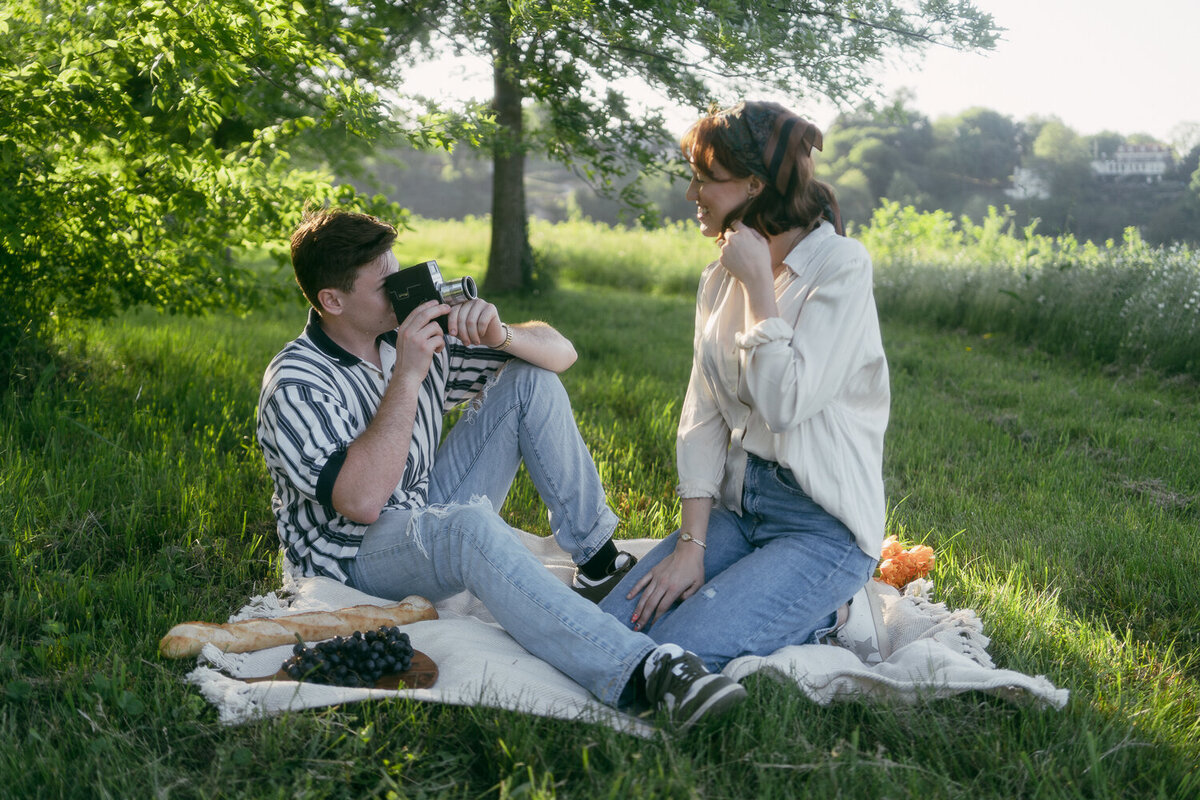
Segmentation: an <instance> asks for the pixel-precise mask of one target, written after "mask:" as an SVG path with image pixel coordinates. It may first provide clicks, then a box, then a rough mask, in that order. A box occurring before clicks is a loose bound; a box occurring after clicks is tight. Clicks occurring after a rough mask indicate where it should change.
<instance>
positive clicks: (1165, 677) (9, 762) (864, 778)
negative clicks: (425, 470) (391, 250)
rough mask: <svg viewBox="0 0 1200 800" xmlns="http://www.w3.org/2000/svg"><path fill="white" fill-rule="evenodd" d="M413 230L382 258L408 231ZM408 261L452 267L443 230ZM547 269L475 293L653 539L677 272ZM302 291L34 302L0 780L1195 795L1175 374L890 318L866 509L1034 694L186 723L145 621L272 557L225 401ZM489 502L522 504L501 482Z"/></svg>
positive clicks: (272, 342)
mask: <svg viewBox="0 0 1200 800" xmlns="http://www.w3.org/2000/svg"><path fill="white" fill-rule="evenodd" d="M584 233H586V231H585V232H584ZM535 234H536V235H547V234H546V232H544V231H542V232H537V231H535ZM425 235H426V236H433V237H435V238H434V239H432V240H430V239H422V238H421V237H419V236H417V235H412V236H409V237H407V238H408V241H406V242H403V243H402V245H401V254H400V255H401V260H404V258H405V257H406V256H407V255H412V257H413V260H417V259H420V258H426V257H429V256H428V253H430V252H435V251H434V250H433V248H435V247H437V242H438V240H437V239H436V237H437V233H436V232H434V233H432V234H429V233H427V234H425ZM460 238H461V239H462V240H466V239H468V238H469V237H468V236H466V235H463V236H461V237H460ZM442 241H444V240H442ZM582 246H585V247H586V246H588V245H587V244H583V245H582ZM405 248H411V252H408V251H405ZM649 249H650V248H649V247H645V248H640V247H630V249H629V253H630V254H631V255H630V257H629V261H630V264H627V265H626V266H625V269H626V270H629V269H637V268H638V264H639V263H641V262H639V258H642V257H643V256H644V255H645V251H647V250H649ZM666 250H667V248H664V250H663V252H666ZM436 252H439V253H440V252H442V251H441V250H437V251H436ZM570 252H571V251H570V248H569V247H568V246H566V245H560V254H559V255H558V256H557V258H559V259H560V260H562V261H570V260H571V258H570ZM697 252H700V251H699V250H698V251H697ZM438 257H439V259H440V260H442V261H443V265H444V266H447V268H448V269H447V271H448V272H455V271H462V270H468V269H469V270H472V271H474V272H475V274H477V275H478V274H479V273H478V271H477V269H476V263H475V261H473V259H477V258H478V256H477V251H475V253H474V254H473V252H472V251H469V249H468V250H464V251H463V252H462V253H461V254H459V255H450V256H442V255H439V256H438ZM653 257H654V258H659V257H661V258H667V256H653ZM691 257H692V256H691V255H690V253H689V255H688V258H691ZM700 260H701V261H702V260H703V256H701V258H700ZM695 268H696V269H697V270H698V266H696V267H695ZM671 269H673V270H675V271H676V272H680V274H682V273H681V268H679V267H672V268H671ZM614 274H617V275H618V277H619V274H620V270H615V272H614ZM652 277H653V276H652ZM559 280H560V286H559V288H557V289H556V290H553V291H545V292H543V293H541V294H540V295H538V296H536V297H532V298H501V299H498V302H499V304H500V305H501V308H502V309H503V310H504V311H505V316H506V317H507V318H510V319H513V320H516V319H523V318H532V317H538V318H542V319H546V320H548V321H550V322H552V323H553V324H555V325H556V326H557V327H559V328H560V329H561V330H562V331H563V332H564V333H566V334H567V335H568V336H569V337H571V338H572V340H573V341H574V342H575V343H576V346H577V348H578V350H579V354H580V359H579V363H578V364H577V365H576V366H575V367H573V368H572V369H571V370H570V371H569V372H568V373H567V374H566V375H565V376H564V380H565V383H566V384H567V387H568V390H569V391H570V394H571V396H572V399H573V402H574V405H575V409H576V415H577V417H578V419H579V421H580V425H581V428H582V430H583V432H584V436H585V438H586V439H587V441H588V443H589V445H590V446H591V448H592V450H593V453H594V455H595V457H596V458H597V461H598V463H599V464H600V468H601V473H602V475H603V477H604V479H605V481H606V485H607V486H608V487H609V488H610V492H611V500H612V503H613V506H614V508H615V509H616V510H617V511H618V513H619V514H620V515H621V517H622V518H623V520H624V522H623V525H622V527H621V529H620V534H619V535H622V536H629V537H637V536H661V535H663V534H665V533H667V532H668V531H669V530H670V528H671V526H672V524H673V523H674V520H675V518H676V515H677V513H678V506H677V503H676V501H675V500H674V497H673V494H672V487H673V485H674V482H675V478H674V464H673V461H674V457H673V436H674V426H675V421H676V417H677V414H678V410H679V405H680V402H681V400H682V391H683V386H684V383H685V380H686V376H687V370H688V364H689V358H690V349H691V318H692V298H691V297H690V296H688V295H687V293H686V291H684V289H683V288H678V287H677V289H678V290H675V289H672V288H671V286H673V285H674V283H673V282H675V281H677V280H679V279H678V278H675V277H672V278H669V279H666V278H663V279H661V281H659V279H658V278H655V281H659V283H656V284H654V285H650V284H646V285H642V286H640V287H639V288H640V290H639V291H631V290H629V289H621V288H606V287H597V286H586V287H585V286H581V285H579V284H577V283H574V282H573V281H574V280H575V278H573V277H572V276H570V275H566V276H563V275H560V279H559ZM631 280H632V279H631ZM693 280H694V277H693ZM614 282H615V283H617V284H620V283H621V282H622V281H620V280H616V281H614ZM652 283H653V282H652ZM660 284H661V285H660ZM656 287H658V288H656ZM303 315H304V311H303V309H302V307H301V306H300V305H299V304H294V305H287V306H286V307H280V308H274V309H270V310H264V311H261V312H256V313H254V314H251V315H248V316H241V317H239V316H232V315H219V314H218V315H214V316H212V317H209V318H207V319H202V320H180V319H176V318H170V317H162V316H159V315H156V314H151V313H146V312H143V313H137V314H131V315H129V316H127V317H124V318H121V319H119V320H115V321H113V322H110V323H106V324H102V325H96V326H91V327H89V328H87V329H86V330H76V331H73V332H64V333H63V335H62V337H61V338H60V341H59V346H60V348H61V352H62V355H61V357H60V358H59V360H58V361H57V362H56V364H55V365H54V366H52V367H47V368H45V369H40V370H35V371H32V372H28V373H27V375H26V377H25V378H24V379H23V380H21V381H18V383H17V384H16V386H15V388H14V390H13V391H12V392H11V393H10V394H8V395H6V396H4V397H3V399H0V737H2V740H3V742H4V744H3V746H0V797H13V798H25V797H119V798H124V797H171V798H200V797H305V798H318V797H322V798H323V797H404V798H408V797H412V798H418V797H420V798H424V797H533V798H548V797H564V798H565V797H577V798H593V797H613V798H625V797H669V798H675V797H704V798H794V797H799V796H810V797H820V798H824V797H849V798H859V797H890V798H901V797H921V798H972V800H976V799H977V798H1013V797H1030V798H1059V797H1063V798H1068V797H1070V798H1074V797H1080V798H1102V797H1114V798H1127V797H1133V798H1150V797H1162V798H1182V797H1196V796H1200V773H1198V772H1197V768H1196V764H1197V762H1198V761H1200V722H1198V711H1200V709H1198V707H1197V702H1198V701H1197V699H1196V698H1197V697H1198V696H1200V686H1198V685H1197V684H1198V682H1200V661H1198V654H1200V604H1197V602H1196V599H1197V598H1198V597H1200V577H1198V576H1200V553H1198V551H1197V548H1196V547H1195V544H1194V542H1195V535H1196V532H1197V527H1198V523H1200V442H1198V438H1197V434H1196V432H1197V430H1198V429H1200V404H1197V401H1196V398H1197V394H1196V390H1195V384H1194V382H1192V381H1190V380H1187V379H1179V378H1175V379H1164V378H1162V377H1160V376H1159V375H1157V374H1151V373H1149V372H1139V371H1138V370H1136V369H1133V368H1129V367H1120V368H1118V367H1104V366H1100V365H1092V364H1088V363H1087V362H1083V361H1079V360H1075V359H1066V358H1060V357H1051V356H1048V355H1046V354H1045V353H1044V351H1043V350H1034V349H1032V348H1030V347H1028V346H1027V345H1026V344H1025V343H1024V342H1023V341H1018V338H1019V337H1016V336H1015V335H1008V334H1005V333H991V334H990V335H989V334H979V333H966V332H963V331H962V330H953V329H952V330H950V331H944V330H937V329H935V328H932V327H930V326H927V325H920V324H916V323H914V322H909V321H905V319H904V318H903V317H901V316H899V315H897V316H893V317H887V316H886V315H885V320H884V336H885V346H886V348H887V351H888V356H889V361H890V365H891V372H892V387H893V398H894V399H893V412H892V422H891V426H890V428H889V434H888V441H887V453H886V458H885V477H886V482H887V489H888V497H889V501H890V503H891V505H892V511H891V518H890V521H889V526H890V532H892V533H896V534H898V535H900V536H901V537H902V538H904V539H906V540H907V541H910V542H916V541H923V542H925V543H927V544H930V545H932V546H933V547H934V548H935V550H936V551H937V553H938V557H939V561H938V565H937V567H936V570H935V573H934V575H933V577H934V580H935V583H936V586H937V594H938V596H939V599H943V600H946V601H947V602H948V603H949V604H950V605H951V606H956V607H957V606H969V607H971V608H974V609H976V610H977V611H978V612H979V614H980V616H981V617H982V619H983V621H984V623H985V626H986V633H987V634H988V635H989V636H990V637H991V638H992V644H991V647H990V652H991V654H992V656H993V658H994V659H995V661H996V663H997V665H998V666H1001V667H1005V668H1010V669H1016V670H1020V671H1022V672H1027V673H1031V674H1044V675H1046V676H1047V677H1048V678H1049V679H1050V680H1051V681H1053V682H1054V683H1055V684H1056V685H1058V686H1061V687H1065V688H1067V689H1070V690H1071V692H1072V695H1071V700H1070V702H1069V704H1068V705H1067V707H1066V708H1065V709H1064V710H1063V711H1058V712H1056V711H1048V710H1042V709H1037V708H1031V707H1027V706H1024V705H1018V704H1013V703H1009V702H1006V701H1003V700H999V699H996V698H993V697H989V696H983V695H974V694H968V695H962V696H959V697H956V698H953V699H949V700H941V701H936V702H929V703H922V704H917V705H913V706H898V705H894V704H888V703H880V702H850V703H840V704H836V705H834V706H832V707H827V708H822V707H819V706H816V705H814V704H813V703H811V702H809V701H807V700H805V699H804V698H803V697H802V696H801V695H800V694H799V693H798V692H797V691H796V690H795V689H794V688H789V687H787V686H784V685H781V684H778V683H775V682H773V681H771V680H769V679H766V678H762V677H758V676H755V677H752V678H751V679H749V680H748V681H747V684H748V688H749V690H750V700H749V701H748V702H747V703H746V704H744V705H743V706H742V707H741V708H739V709H738V710H737V711H735V712H734V713H733V714H732V715H730V716H729V717H726V718H724V719H722V720H719V721H716V722H714V723H712V724H706V725H703V726H701V727H699V728H698V729H697V730H695V731H693V732H692V733H691V734H690V735H689V736H687V737H686V738H678V739H675V738H662V739H659V740H653V741H642V740H638V739H633V738H631V737H626V736H622V735H620V734H616V733H613V732H611V731H609V730H607V729H604V728H597V727H590V726H582V725H570V724H565V723H561V722H555V721H551V720H544V719H537V718H529V717H525V716H521V715H517V714H512V713H507V712H499V711H493V710H489V709H462V708H449V707H440V706H433V705H424V704H420V703H412V702H387V703H367V704H357V705H350V706H345V707H341V708H336V709H329V710H325V711H320V712H307V713H299V714H293V715H289V716H287V717H282V718H276V719H271V720H266V721H262V722H258V723H254V724H250V725H245V726H241V727H234V728H228V727H223V726H221V725H219V724H218V723H217V721H216V714H215V711H214V710H213V709H212V708H211V707H209V706H208V705H207V704H206V703H205V701H204V700H203V699H202V698H201V697H200V696H199V694H198V693H197V692H196V691H195V690H194V689H192V688H190V687H188V686H186V685H185V684H184V683H183V681H182V676H183V675H184V674H185V673H186V672H187V671H188V669H190V665H189V664H186V663H179V662H170V661H163V660H161V659H159V657H158V656H157V654H156V649H155V648H156V643H157V641H158V639H159V637H160V636H161V635H162V634H163V633H164V632H165V631H166V630H167V628H169V627H170V626H171V625H173V624H175V623H176V622H179V621H181V620H184V619H211V620H222V619H224V618H225V617H227V616H228V615H229V613H231V612H232V611H234V610H236V609H237V608H238V607H240V606H241V605H242V604H243V603H244V602H245V601H246V599H247V598H248V597H249V596H250V595H252V594H260V593H263V592H265V591H269V590H271V589H275V588H277V587H278V585H279V576H278V567H279V564H278V555H277V545H276V542H275V538H274V529H273V523H272V520H271V517H270V512H269V507H268V497H269V488H268V484H267V480H266V476H265V470H264V469H263V467H262V464H261V457H260V455H259V453H258V451H257V448H256V446H255V445H254V441H253V418H254V406H255V401H256V396H257V388H258V382H259V378H260V375H261V372H262V369H263V367H264V365H265V364H266V362H267V360H268V359H269V358H270V356H271V355H273V353H274V352H275V351H276V350H277V349H278V347H279V346H280V345H281V344H282V343H283V342H284V341H286V340H287V339H289V338H291V337H292V336H294V335H295V334H296V333H297V332H298V331H299V330H300V327H301V325H302V321H303ZM506 514H507V516H508V518H509V519H510V521H511V522H512V523H513V524H515V525H518V526H521V527H524V528H526V529H529V530H533V531H535V532H539V533H546V532H547V526H546V523H545V518H544V511H543V510H542V509H541V508H540V507H539V506H538V503H537V501H536V499H535V498H534V496H533V493H532V491H531V488H530V486H529V484H528V482H527V481H524V480H521V481H519V483H518V486H517V487H516V489H515V491H514V493H513V495H511V496H510V500H509V504H508V506H507V507H506Z"/></svg>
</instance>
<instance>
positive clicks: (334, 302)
mask: <svg viewBox="0 0 1200 800" xmlns="http://www.w3.org/2000/svg"><path fill="white" fill-rule="evenodd" d="M317 303H319V304H320V306H321V307H320V308H319V309H318V310H319V311H320V312H321V313H322V314H333V315H334V316H337V315H339V314H341V313H342V311H343V310H344V309H345V307H344V306H343V305H342V293H341V292H339V291H338V290H337V289H334V288H333V287H326V288H324V289H322V290H321V291H319V292H317Z"/></svg>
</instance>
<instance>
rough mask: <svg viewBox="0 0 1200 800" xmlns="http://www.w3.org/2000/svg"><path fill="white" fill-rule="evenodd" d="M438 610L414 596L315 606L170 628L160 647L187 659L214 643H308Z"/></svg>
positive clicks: (230, 646)
mask: <svg viewBox="0 0 1200 800" xmlns="http://www.w3.org/2000/svg"><path fill="white" fill-rule="evenodd" d="M437 616H438V613H437V609H436V608H434V607H433V604H432V603H430V602H429V601H428V600H426V599H425V598H424V597H418V596H417V595H415V594H414V595H409V596H408V597H406V598H404V599H403V600H401V601H400V602H399V603H394V604H392V605H387V606H372V605H361V606H351V607H350V608H342V609H338V610H337V611H310V612H305V613H303V614H292V615H290V616H285V617H275V618H273V619H247V620H242V621H241V622H227V623H225V624H223V625H217V624H214V623H211V622H184V623H182V624H180V625H176V626H175V627H174V628H171V630H169V631H167V635H166V636H164V637H163V638H162V640H161V641H160V642H159V643H158V652H159V653H160V654H162V655H163V656H166V657H167V658H186V657H188V656H195V655H198V654H199V653H200V651H201V650H202V649H203V648H204V645H206V644H213V645H216V646H217V647H219V648H220V649H221V650H222V651H223V652H226V653H248V652H250V651H251V650H262V649H263V648H265V647H278V646H279V645H281V644H295V643H296V635H297V634H299V635H300V638H301V639H303V640H304V641H305V642H318V641H321V640H322V639H331V638H333V637H334V636H349V635H350V634H352V633H354V632H355V631H363V632H364V633H365V632H366V631H369V630H374V629H375V628H378V627H380V626H381V625H388V626H390V625H407V624H409V623H410V622H419V621H421V620H426V619H437Z"/></svg>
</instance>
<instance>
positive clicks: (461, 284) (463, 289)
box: [439, 275, 479, 306]
mask: <svg viewBox="0 0 1200 800" xmlns="http://www.w3.org/2000/svg"><path fill="white" fill-rule="evenodd" d="M439 291H440V293H441V295H442V302H443V303H445V304H446V305H448V306H456V305H459V304H460V303H465V302H467V301H468V300H474V299H475V298H476V297H479V290H478V289H476V288H475V279H474V278H472V277H471V276H470V275H467V276H464V277H462V278H459V279H458V280H456V281H449V282H447V283H443V284H442V285H441V287H440V290H439Z"/></svg>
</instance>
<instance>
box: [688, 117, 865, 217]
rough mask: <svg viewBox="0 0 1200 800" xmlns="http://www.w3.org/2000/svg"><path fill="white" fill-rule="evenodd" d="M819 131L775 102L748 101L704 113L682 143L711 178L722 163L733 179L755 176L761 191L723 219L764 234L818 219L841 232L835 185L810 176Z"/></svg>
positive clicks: (692, 161)
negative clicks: (706, 114)
mask: <svg viewBox="0 0 1200 800" xmlns="http://www.w3.org/2000/svg"><path fill="white" fill-rule="evenodd" d="M821 143H822V141H821V131H820V130H819V129H818V128H817V126H816V125H813V124H812V123H811V122H808V121H807V120H805V119H803V118H802V117H799V116H796V115H795V114H793V113H791V112H790V111H788V110H787V109H785V108H784V107H783V106H781V105H779V104H778V103H763V102H746V103H739V104H738V105H736V106H734V107H732V108H728V109H725V110H723V111H717V112H714V113H711V114H709V115H708V116H707V117H704V118H703V119H701V120H700V121H698V122H697V123H696V124H694V125H693V126H692V127H691V128H689V129H688V131H687V133H685V134H684V135H683V139H682V140H681V142H680V147H681V149H682V150H683V155H684V157H685V158H687V160H688V161H689V162H690V163H691V164H692V166H693V168H695V169H696V171H698V172H700V173H701V174H702V175H705V176H706V177H709V178H711V177H712V173H713V164H714V163H716V164H720V165H721V166H722V167H724V168H725V169H726V170H728V171H729V173H730V174H731V175H732V176H733V177H734V178H748V177H750V176H751V175H754V176H757V177H758V178H759V179H760V180H762V182H763V190H762V191H761V192H759V193H758V194H757V195H755V196H754V197H751V198H749V199H747V201H746V202H745V203H743V204H742V205H740V206H739V207H737V208H735V209H734V210H733V211H731V212H730V213H729V215H728V216H727V217H726V218H725V219H724V220H723V221H722V223H721V227H722V228H723V229H724V230H728V229H729V228H730V226H732V225H733V223H734V222H737V221H738V220H741V221H742V223H743V224H745V225H747V226H749V227H751V228H753V229H755V230H756V231H758V232H759V233H761V234H762V235H764V236H774V235H777V234H780V233H783V232H784V231H789V230H792V229H795V228H801V229H803V230H805V231H810V230H812V229H813V228H815V227H816V226H817V225H818V224H819V223H820V221H821V220H822V219H827V220H829V221H830V222H832V223H833V226H834V229H835V230H836V231H837V232H838V233H839V234H843V235H844V234H845V230H844V228H843V226H842V215H841V209H839V208H838V202H837V197H836V195H835V194H834V192H833V187H831V186H829V185H828V184H826V183H822V182H821V181H818V180H816V179H815V178H813V161H812V148H814V147H815V148H817V149H818V150H820V149H821Z"/></svg>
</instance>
